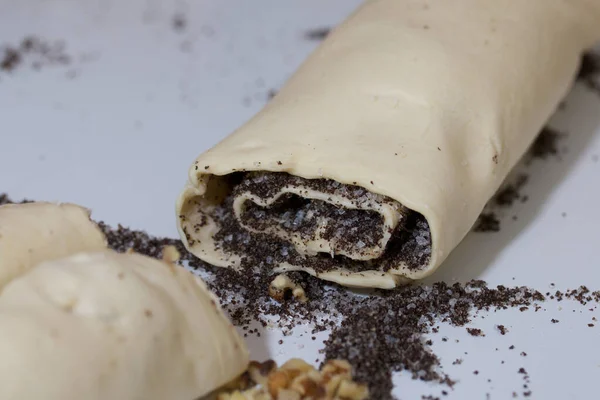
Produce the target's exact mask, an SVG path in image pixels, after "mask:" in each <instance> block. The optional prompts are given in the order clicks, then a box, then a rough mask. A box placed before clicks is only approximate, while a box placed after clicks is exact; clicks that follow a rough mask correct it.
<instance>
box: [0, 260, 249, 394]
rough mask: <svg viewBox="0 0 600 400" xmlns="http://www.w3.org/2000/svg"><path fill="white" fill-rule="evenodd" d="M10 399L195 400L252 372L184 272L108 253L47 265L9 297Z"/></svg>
mask: <svg viewBox="0 0 600 400" xmlns="http://www.w3.org/2000/svg"><path fill="white" fill-rule="evenodd" d="M0 326H2V329H0V354H2V357H0V376H1V377H2V384H1V385H0V398H1V399H19V400H34V399H35V400H37V399H47V400H59V399H60V400H69V399H73V400H80V399H90V400H106V399H131V400H135V399H137V400H153V399H156V400H164V399H173V400H192V399H195V398H198V397H199V396H203V395H204V394H206V393H208V392H210V391H212V390H213V389H215V388H217V387H219V386H221V385H223V384H225V383H227V382H229V381H231V380H232V379H233V378H235V377H236V376H238V375H239V374H241V373H242V372H243V371H244V370H245V369H246V367H247V365H248V353H247V350H246V347H245V345H244V343H243V342H242V339H241V338H240V337H239V335H238V334H237V333H236V331H235V328H234V327H233V326H232V325H231V324H230V323H229V321H228V320H227V319H226V317H225V316H224V315H223V313H222V311H221V309H220V307H219V305H218V302H217V300H216V299H215V297H214V296H213V295H212V294H211V293H210V292H209V291H208V289H207V288H206V286H205V285H204V283H202V281H201V280H200V279H199V278H197V277H195V276H193V275H192V274H191V273H189V272H188V271H185V270H184V269H183V268H180V267H177V266H175V265H173V264H169V263H165V262H161V261H158V260H155V259H152V258H148V257H145V256H142V255H138V254H118V253H115V252H112V251H109V250H105V251H102V252H96V253H81V254H77V255H73V256H70V257H68V258H65V259H60V260H54V261H48V262H44V263H42V264H39V265H38V266H36V267H34V268H33V269H31V270H30V271H29V272H27V273H25V274H23V275H22V276H20V277H18V278H16V279H14V280H13V281H11V282H10V283H9V284H8V285H7V286H6V287H5V288H4V290H3V292H2V293H1V294H0Z"/></svg>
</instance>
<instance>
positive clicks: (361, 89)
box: [177, 0, 600, 288]
mask: <svg viewBox="0 0 600 400" xmlns="http://www.w3.org/2000/svg"><path fill="white" fill-rule="evenodd" d="M598 21H600V2H598V1H596V0H572V1H564V0H528V1H522V0H494V1H482V0H453V1H411V0H368V1H366V2H365V3H364V4H363V6H362V7H360V9H358V10H357V11H356V12H355V13H354V14H353V15H352V16H350V17H349V18H348V19H347V20H346V21H345V22H344V23H343V24H342V25H341V26H339V27H338V28H336V29H335V30H334V31H333V32H332V34H331V35H330V36H329V37H328V38H327V39H326V40H325V41H324V42H323V44H322V45H321V46H320V47H319V48H318V49H317V50H316V51H315V52H314V53H313V54H312V55H311V56H310V57H309V59H308V60H307V61H306V62H305V63H304V64H303V65H302V66H301V68H300V69H299V70H298V71H297V72H296V74H295V75H294V76H293V77H292V78H291V79H290V80H289V81H288V82H287V84H286V85H285V87H284V88H283V89H282V90H281V91H280V92H279V94H278V95H277V96H275V98H274V99H273V100H272V101H271V102H270V103H269V104H268V105H267V106H266V107H265V108H264V109H263V110H262V111H261V112H259V113H258V114H257V115H256V116H255V117H254V118H252V119H251V120H250V121H248V122H247V123H246V124H244V125H243V126H242V127H241V128H239V129H238V130H237V131H235V132H234V133H233V134H232V135H230V136H229V137H227V138H225V139H224V140H223V141H222V142H220V143H219V144H217V145H216V146H215V147H214V148H212V149H210V150H208V151H207V152H205V153H204V154H202V155H200V156H199V157H198V159H197V160H196V162H195V163H194V164H193V166H192V168H191V170H190V174H189V182H188V184H187V186H186V187H185V189H184V190H183V192H182V193H181V195H180V197H179V199H178V202H177V214H178V218H179V220H178V224H179V231H180V234H181V237H182V238H183V241H184V243H185V245H186V247H187V248H188V249H189V250H190V251H191V252H192V253H193V254H195V255H196V256H198V257H199V258H201V259H203V260H205V261H207V262H209V263H212V264H215V265H218V266H222V267H233V268H244V267H250V268H269V269H272V270H273V271H274V272H281V271H285V270H303V271H306V272H309V273H311V274H313V275H316V276H318V277H320V278H322V279H327V280H330V281H334V282H338V283H340V284H343V285H349V286H363V287H380V288H392V287H394V286H396V285H397V284H399V283H401V282H404V281H406V280H415V279H421V278H424V277H426V276H428V275H429V274H431V273H432V272H433V271H434V270H435V269H436V268H437V267H438V266H439V265H440V264H441V263H442V262H443V261H444V259H445V258H446V257H447V256H448V254H449V253H450V252H451V251H452V249H454V248H455V247H456V246H457V244H458V243H459V242H460V241H461V240H462V239H463V237H464V236H465V235H466V234H467V232H468V231H469V229H470V228H471V226H472V225H473V223H474V222H475V221H476V219H477V216H478V215H479V213H480V212H481V210H482V209H483V207H484V205H485V203H486V202H487V201H488V199H489V198H490V197H491V196H492V195H493V194H494V192H495V191H496V190H497V189H498V187H499V186H500V184H501V182H502V181H503V179H504V178H505V177H506V175H507V174H508V172H509V171H510V169H511V168H512V167H513V166H514V165H515V163H516V162H517V160H518V159H519V158H520V157H521V156H522V155H523V153H524V152H525V150H526V149H527V147H528V146H529V145H530V144H531V142H532V141H533V139H534V138H535V136H536V134H537V133H538V132H539V131H540V129H541V127H542V126H543V125H544V123H545V122H546V120H547V119H548V118H549V116H550V115H551V114H552V113H553V111H554V110H555V108H556V107H557V105H558V104H559V102H560V100H561V99H562V98H563V96H564V95H565V94H566V93H567V91H568V90H569V88H570V86H571V84H572V82H573V78H574V76H575V73H576V71H577V68H578V65H579V62H580V57H581V54H582V51H583V50H584V49H587V48H588V47H590V46H591V45H592V44H593V43H594V42H595V41H596V40H597V39H599V38H600V23H598Z"/></svg>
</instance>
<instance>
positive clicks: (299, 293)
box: [269, 274, 308, 303]
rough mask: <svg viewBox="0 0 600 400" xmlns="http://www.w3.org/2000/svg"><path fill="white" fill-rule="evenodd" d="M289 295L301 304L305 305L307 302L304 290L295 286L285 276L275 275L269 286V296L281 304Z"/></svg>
mask: <svg viewBox="0 0 600 400" xmlns="http://www.w3.org/2000/svg"><path fill="white" fill-rule="evenodd" d="M290 294H291V296H292V297H293V298H295V299H296V300H298V301H299V302H301V303H305V302H306V301H307V300H308V298H307V297H306V293H305V292H304V289H303V288H302V287H301V286H300V285H298V284H296V283H295V282H294V281H292V280H291V279H290V278H289V277H288V276H287V275H285V274H279V275H277V276H276V277H275V279H273V281H271V285H270V286H269V296H271V297H272V298H273V299H275V300H277V301H278V302H282V301H285V300H287V298H288V296H289V295H290Z"/></svg>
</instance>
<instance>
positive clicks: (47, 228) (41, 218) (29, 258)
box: [0, 203, 106, 290]
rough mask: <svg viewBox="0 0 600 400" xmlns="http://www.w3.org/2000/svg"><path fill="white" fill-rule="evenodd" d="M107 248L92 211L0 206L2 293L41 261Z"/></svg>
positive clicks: (31, 205)
mask: <svg viewBox="0 0 600 400" xmlns="http://www.w3.org/2000/svg"><path fill="white" fill-rule="evenodd" d="M104 248H106V239H105V238H104V235H103V234H102V232H101V231H100V229H99V228H98V226H96V224H95V223H94V222H92V221H91V220H90V212H89V210H87V209H85V208H83V207H80V206H77V205H74V204H53V203H27V204H6V205H2V206H0V290H1V289H2V287H4V285H6V284H7V283H8V282H10V281H11V280H12V279H14V278H16V277H17V276H19V275H21V274H23V273H25V272H26V271H28V270H29V269H31V268H32V267H33V266H35V265H36V264H38V263H39V262H41V261H46V260H53V259H58V258H62V257H66V256H69V255H71V254H75V253H79V252H84V251H96V250H102V249H104Z"/></svg>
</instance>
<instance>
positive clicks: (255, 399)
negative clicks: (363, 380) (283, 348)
mask: <svg viewBox="0 0 600 400" xmlns="http://www.w3.org/2000/svg"><path fill="white" fill-rule="evenodd" d="M244 375H246V376H248V377H250V379H251V380H253V381H254V382H255V383H256V384H257V386H255V387H253V388H251V389H247V390H243V389H241V390H243V391H240V389H238V390H235V391H234V392H230V393H227V392H226V391H225V392H224V393H221V394H219V396H218V400H314V399H323V400H365V399H366V398H368V397H369V391H368V389H367V387H366V386H365V385H361V384H358V383H356V382H354V381H353V380H352V367H351V366H350V364H349V363H348V362H347V361H343V360H330V361H328V362H327V363H326V364H325V365H324V366H323V368H322V369H321V370H320V371H317V370H316V369H315V368H314V367H312V366H311V365H309V364H307V363H306V362H304V361H303V360H300V359H297V358H293V359H291V360H289V361H288V362H286V363H285V364H283V365H282V366H281V367H280V368H276V365H275V363H274V362H272V361H268V362H265V363H262V364H260V363H256V362H252V363H250V367H249V368H248V371H247V372H246V374H244ZM259 381H260V383H259ZM229 389H230V390H231V386H229Z"/></svg>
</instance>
